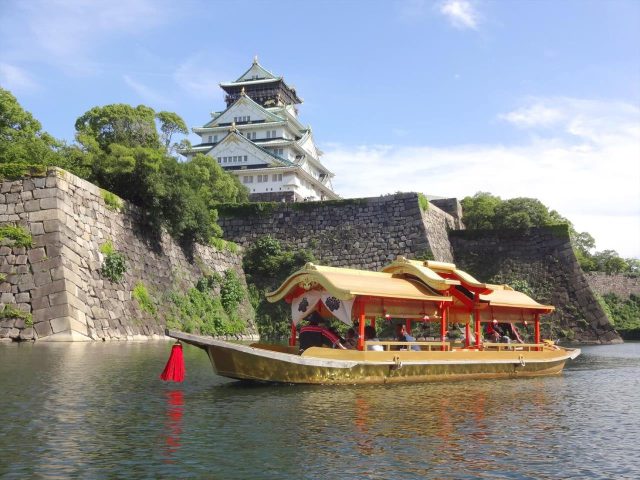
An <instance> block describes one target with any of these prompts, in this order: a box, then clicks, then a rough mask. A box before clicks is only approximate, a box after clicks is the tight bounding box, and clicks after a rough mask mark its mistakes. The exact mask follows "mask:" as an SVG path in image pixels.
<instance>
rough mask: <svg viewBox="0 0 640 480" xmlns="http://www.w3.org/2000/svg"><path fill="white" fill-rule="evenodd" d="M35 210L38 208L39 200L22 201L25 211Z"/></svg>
mask: <svg viewBox="0 0 640 480" xmlns="http://www.w3.org/2000/svg"><path fill="white" fill-rule="evenodd" d="M29 193H31V192H29ZM36 210H40V200H29V201H27V202H24V211H25V212H35V211H36Z"/></svg>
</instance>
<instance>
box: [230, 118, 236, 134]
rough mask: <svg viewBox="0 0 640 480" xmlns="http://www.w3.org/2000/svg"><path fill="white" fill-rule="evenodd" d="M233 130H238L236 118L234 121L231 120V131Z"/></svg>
mask: <svg viewBox="0 0 640 480" xmlns="http://www.w3.org/2000/svg"><path fill="white" fill-rule="evenodd" d="M233 132H236V133H237V132H238V129H237V128H236V122H235V120H234V121H233V122H231V126H230V127H229V133H233Z"/></svg>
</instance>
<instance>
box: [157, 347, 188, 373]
mask: <svg viewBox="0 0 640 480" xmlns="http://www.w3.org/2000/svg"><path fill="white" fill-rule="evenodd" d="M184 372H185V370H184V356H183V355H182V344H181V343H176V344H175V345H174V346H173V347H172V348H171V356H170V357H169V361H168V362H167V365H166V366H165V367H164V370H163V372H162V373H161V374H160V378H161V379H162V380H164V381H165V382H168V381H172V382H181V381H183V380H184Z"/></svg>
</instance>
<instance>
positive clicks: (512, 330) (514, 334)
mask: <svg viewBox="0 0 640 480" xmlns="http://www.w3.org/2000/svg"><path fill="white" fill-rule="evenodd" d="M499 326H500V328H501V329H502V331H503V332H504V333H505V335H506V336H507V337H509V339H510V340H512V341H514V342H518V343H524V340H522V337H521V336H520V332H518V329H517V328H516V326H515V325H514V324H513V323H500V324H499Z"/></svg>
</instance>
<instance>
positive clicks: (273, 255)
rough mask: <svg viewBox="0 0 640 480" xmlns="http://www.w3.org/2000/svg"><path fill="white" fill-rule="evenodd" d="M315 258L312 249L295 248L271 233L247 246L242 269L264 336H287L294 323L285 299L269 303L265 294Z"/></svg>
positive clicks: (271, 337)
mask: <svg viewBox="0 0 640 480" xmlns="http://www.w3.org/2000/svg"><path fill="white" fill-rule="evenodd" d="M312 261H314V258H313V255H312V254H311V252H309V251H307V250H295V249H293V248H291V247H289V246H287V245H283V244H282V243H280V242H279V241H278V240H276V239H274V238H272V237H270V236H265V237H262V238H259V239H258V240H257V241H256V242H255V243H254V244H253V245H252V246H251V247H249V248H248V249H247V251H246V253H245V256H244V259H243V268H244V271H245V275H246V276H247V283H248V285H249V294H250V300H251V303H252V304H253V307H254V309H255V310H256V324H257V326H258V331H259V333H260V336H261V337H262V338H267V339H281V338H286V337H287V336H288V335H289V329H290V326H291V308H290V306H289V305H288V304H287V303H285V302H276V303H269V302H267V301H266V299H265V293H266V292H269V291H273V290H275V289H276V288H277V287H278V286H280V284H281V283H282V282H283V281H284V280H285V279H286V278H287V277H288V276H289V275H291V274H292V273H293V272H295V271H296V270H299V269H300V268H302V267H303V266H304V264H305V263H307V262H312Z"/></svg>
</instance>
